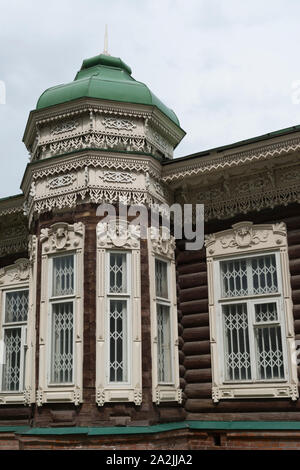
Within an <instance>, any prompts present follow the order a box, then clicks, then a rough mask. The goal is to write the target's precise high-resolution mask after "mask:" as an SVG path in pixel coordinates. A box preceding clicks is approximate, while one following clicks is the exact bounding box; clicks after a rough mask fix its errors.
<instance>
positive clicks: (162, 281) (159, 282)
mask: <svg viewBox="0 0 300 470" xmlns="http://www.w3.org/2000/svg"><path fill="white" fill-rule="evenodd" d="M155 282H156V296H157V297H162V298H164V299H168V297H169V293H168V264H167V263H166V262H165V261H160V260H158V259H156V260H155Z"/></svg>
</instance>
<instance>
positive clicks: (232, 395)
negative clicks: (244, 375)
mask: <svg viewBox="0 0 300 470" xmlns="http://www.w3.org/2000/svg"><path fill="white" fill-rule="evenodd" d="M298 396H299V394H298V387H297V385H296V384H291V383H280V382H277V383H275V382H272V383H271V384H266V383H255V384H251V385H250V384H243V385H242V384H241V385H236V384H231V385H225V384H224V385H220V386H218V387H213V389H212V399H213V401H214V403H218V402H219V400H224V399H244V398H249V399H250V398H290V399H291V400H293V401H295V400H297V399H298Z"/></svg>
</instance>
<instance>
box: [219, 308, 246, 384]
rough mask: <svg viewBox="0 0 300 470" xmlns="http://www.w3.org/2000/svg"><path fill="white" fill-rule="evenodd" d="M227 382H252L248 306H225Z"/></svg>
mask: <svg viewBox="0 0 300 470" xmlns="http://www.w3.org/2000/svg"><path fill="white" fill-rule="evenodd" d="M222 309H223V323H224V342H225V376H226V380H250V379H251V363H250V347H249V329H248V315H247V304H245V303H243V304H231V305H223V307H222Z"/></svg>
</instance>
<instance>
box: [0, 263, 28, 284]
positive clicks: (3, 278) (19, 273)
mask: <svg viewBox="0 0 300 470" xmlns="http://www.w3.org/2000/svg"><path fill="white" fill-rule="evenodd" d="M29 274H30V261H29V259H27V258H20V259H18V260H17V261H15V263H14V264H13V265H11V266H6V267H4V268H1V269H0V285H3V284H10V283H13V282H23V281H27V280H28V279H29Z"/></svg>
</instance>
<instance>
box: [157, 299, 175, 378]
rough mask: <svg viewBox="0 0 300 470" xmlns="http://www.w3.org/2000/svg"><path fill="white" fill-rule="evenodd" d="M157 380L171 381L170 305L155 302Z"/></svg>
mask: <svg viewBox="0 0 300 470" xmlns="http://www.w3.org/2000/svg"><path fill="white" fill-rule="evenodd" d="M157 349H158V357H157V360H158V363H157V367H158V381H159V382H160V383H162V382H172V354H171V353H172V351H171V325H170V307H168V306H166V305H161V304H157Z"/></svg>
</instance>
